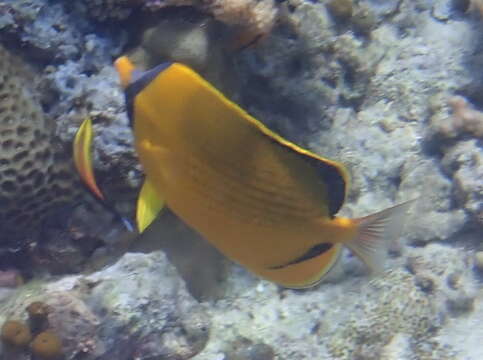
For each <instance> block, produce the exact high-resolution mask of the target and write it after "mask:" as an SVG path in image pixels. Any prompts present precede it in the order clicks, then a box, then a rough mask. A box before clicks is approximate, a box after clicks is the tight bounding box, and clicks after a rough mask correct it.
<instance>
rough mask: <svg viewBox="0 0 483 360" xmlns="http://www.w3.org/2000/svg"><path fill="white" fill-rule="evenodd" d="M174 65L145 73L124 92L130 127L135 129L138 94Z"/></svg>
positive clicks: (166, 65)
mask: <svg viewBox="0 0 483 360" xmlns="http://www.w3.org/2000/svg"><path fill="white" fill-rule="evenodd" d="M171 64H172V63H170V62H165V63H162V64H159V65H158V66H156V67H154V68H152V69H151V70H148V71H145V72H143V73H141V74H140V75H139V77H138V78H137V79H133V82H132V83H131V84H129V85H128V86H127V87H126V89H125V90H124V99H125V101H126V111H127V116H128V118H129V126H130V127H131V128H133V127H134V99H135V98H136V96H138V94H139V93H140V92H141V91H143V90H144V89H145V88H146V86H148V85H149V84H150V83H151V81H153V80H154V79H155V78H156V77H157V76H158V74H160V73H161V72H163V71H164V70H166V69H167V68H168V67H170V66H171ZM133 75H134V74H133Z"/></svg>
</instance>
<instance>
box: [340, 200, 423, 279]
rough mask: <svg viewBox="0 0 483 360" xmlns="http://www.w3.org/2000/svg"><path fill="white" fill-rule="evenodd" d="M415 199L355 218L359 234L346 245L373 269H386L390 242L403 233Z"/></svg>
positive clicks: (377, 270) (378, 270)
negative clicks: (385, 262) (408, 213)
mask: <svg viewBox="0 0 483 360" xmlns="http://www.w3.org/2000/svg"><path fill="white" fill-rule="evenodd" d="M414 201H415V200H409V201H406V202H404V203H402V204H399V205H396V206H393V207H390V208H388V209H385V210H382V211H380V212H377V213H375V214H372V215H368V216H365V217H362V218H359V219H356V220H355V222H356V223H357V225H358V232H357V236H356V237H355V238H354V239H353V240H352V241H350V242H349V243H347V244H346V245H347V247H348V248H349V249H351V250H352V251H353V252H354V253H355V254H356V255H357V256H358V257H359V258H361V260H362V261H364V263H365V264H366V265H367V266H368V267H369V268H371V270H373V271H376V272H380V271H382V270H383V269H384V259H385V257H386V253H387V249H388V244H390V242H391V241H394V240H395V239H396V238H397V237H399V235H400V234H401V231H402V228H403V226H404V220H405V218H406V213H407V211H408V210H409V208H410V207H411V205H412V204H413V203H414Z"/></svg>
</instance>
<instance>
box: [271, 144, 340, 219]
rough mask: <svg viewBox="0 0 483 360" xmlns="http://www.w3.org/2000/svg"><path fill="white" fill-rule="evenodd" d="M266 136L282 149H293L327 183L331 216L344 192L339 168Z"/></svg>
mask: <svg viewBox="0 0 483 360" xmlns="http://www.w3.org/2000/svg"><path fill="white" fill-rule="evenodd" d="M267 137H268V138H269V139H270V140H272V142H273V143H275V144H277V145H278V146H280V147H282V148H283V149H284V150H286V151H293V152H294V153H295V154H297V155H298V156H299V157H300V158H301V159H302V160H304V161H305V162H307V163H308V164H309V165H310V167H311V168H313V169H314V170H315V172H316V174H317V175H318V176H319V177H320V178H321V179H322V181H323V182H324V183H325V184H326V185H327V197H328V200H329V204H328V208H329V216H330V217H331V218H333V217H334V215H335V214H337V212H338V211H339V210H340V208H341V207H342V205H343V204H344V199H345V193H346V182H345V180H344V175H343V174H342V173H341V172H340V170H339V169H338V168H337V167H336V166H334V165H331V164H329V163H327V162H325V161H323V160H320V159H317V158H315V157H312V156H310V155H306V154H301V153H299V152H297V151H296V150H294V149H292V148H290V147H288V146H286V145H284V144H282V143H280V142H279V141H277V140H276V139H274V138H272V137H271V136H269V135H267Z"/></svg>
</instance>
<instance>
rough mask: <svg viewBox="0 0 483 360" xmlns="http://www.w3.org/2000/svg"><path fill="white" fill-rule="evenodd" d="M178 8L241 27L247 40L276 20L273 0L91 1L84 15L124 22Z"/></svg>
mask: <svg viewBox="0 0 483 360" xmlns="http://www.w3.org/2000/svg"><path fill="white" fill-rule="evenodd" d="M179 6H191V7H194V8H196V9H199V10H201V11H203V12H205V13H207V14H210V15H212V16H213V17H214V18H215V19H217V20H219V21H221V22H223V23H225V24H227V25H229V26H234V27H240V28H241V29H243V32H244V35H243V36H244V37H246V38H248V39H250V38H253V37H256V36H260V35H266V34H268V33H269V32H270V31H271V30H272V28H273V26H274V24H275V21H276V19H277V7H276V5H275V2H274V1H273V0H204V1H193V0H167V1H166V0H165V1H160V0H90V1H87V13H88V14H89V16H91V17H92V18H94V19H96V20H98V21H105V20H123V19H125V18H127V17H128V16H129V15H130V14H131V12H132V11H133V10H134V9H136V8H139V7H142V8H144V9H145V10H148V11H152V12H156V11H159V10H160V9H164V8H167V7H179Z"/></svg>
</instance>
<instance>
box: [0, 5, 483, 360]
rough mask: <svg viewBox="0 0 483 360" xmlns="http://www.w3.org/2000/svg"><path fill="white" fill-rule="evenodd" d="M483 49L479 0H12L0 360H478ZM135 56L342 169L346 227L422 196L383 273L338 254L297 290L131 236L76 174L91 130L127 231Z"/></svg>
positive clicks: (2, 98)
mask: <svg viewBox="0 0 483 360" xmlns="http://www.w3.org/2000/svg"><path fill="white" fill-rule="evenodd" d="M482 34H483V1H481V0H358V1H357V0H354V1H353V0H319V1H304V0H285V1H276V2H273V1H271V0H201V1H193V0H164V1H163V0H78V1H66V0H55V1H54V0H1V1H0V43H1V44H0V326H2V330H1V338H2V341H1V344H0V359H2V360H3V359H5V360H16V359H20V360H22V359H25V360H28V359H40V360H42V359H83V360H90V359H105V360H107V359H119V360H135V359H138V360H142V359H144V360H147V359H149V360H184V359H195V360H272V359H278V360H301V359H315V360H318V359H321V360H322V359H357V360H363V359H367V360H369V359H385V360H397V359H401V360H412V359H428V360H429V359H434V360H439V359H441V360H443V359H458V360H460V359H461V360H463V359H469V360H479V359H483V346H482V345H481V344H482V341H483V325H482V324H483V292H482V287H481V280H482V276H483V242H482V241H483V158H482V157H483V145H482V139H483V71H482V69H483V37H482ZM124 54H127V55H128V56H129V57H130V58H131V59H132V61H133V62H134V63H135V64H136V66H138V67H139V68H140V69H150V68H152V67H153V66H156V65H158V64H159V63H162V62H165V61H177V62H181V63H184V64H187V65H189V66H190V67H192V68H193V69H195V70H196V71H197V72H199V73H200V74H201V75H202V76H203V77H205V78H206V79H208V80H209V81H210V82H211V83H212V84H213V85H214V86H215V87H216V88H218V89H219V90H220V91H222V92H223V93H224V94H225V95H226V96H227V97H228V98H230V99H232V100H233V101H235V102H236V103H238V104H240V105H241V106H242V107H243V108H244V109H246V110H247V111H248V112H249V113H250V114H252V115H253V116H255V117H256V118H257V119H259V120H260V121H262V122H263V123H264V124H266V125H267V126H268V127H269V128H270V129H271V130H273V131H274V132H276V133H278V134H280V135H282V136H283V137H285V138H287V139H288V140H290V141H293V142H295V143H297V144H299V145H300V146H302V147H304V148H307V149H310V150H311V151H313V152H314V153H316V154H319V155H321V156H324V157H327V158H329V159H333V160H334V161H337V162H341V163H343V164H345V165H346V166H347V168H348V170H349V172H350V175H351V184H350V189H349V194H348V197H347V199H346V202H345V204H344V206H343V208H342V210H341V211H340V212H339V214H340V215H343V216H347V217H351V218H355V217H360V216H364V215H367V214H371V213H374V212H376V211H379V210H382V209H384V208H387V207H389V206H392V205H394V204H398V203H401V202H403V201H407V200H411V199H417V201H416V202H415V203H414V205H413V206H412V208H411V211H410V214H409V216H408V217H407V220H406V226H405V228H404V231H403V233H402V235H401V237H400V239H399V240H398V241H397V242H394V243H391V244H390V249H389V256H388V259H387V261H386V268H387V271H385V272H383V273H381V274H371V273H370V272H369V270H368V269H367V267H366V266H365V265H364V264H363V263H362V262H361V261H360V260H359V259H358V258H356V257H354V256H353V255H351V254H350V252H349V251H344V253H343V255H342V257H341V258H340V259H339V261H338V262H337V264H336V265H335V266H334V268H333V269H332V270H331V272H330V273H329V274H328V276H327V277H325V278H324V280H323V281H322V283H321V284H319V285H317V286H316V287H314V288H311V289H306V290H291V289H284V288H282V287H279V286H277V285H276V284H274V283H271V282H269V281H267V280H262V279H260V278H258V277H256V276H254V275H252V274H251V273H250V272H248V271H247V270H245V269H244V268H242V267H240V266H239V265H236V264H234V263H232V262H230V261H229V260H227V259H226V258H225V257H223V256H222V255H221V254H219V253H218V252H217V251H216V250H214V249H213V248H212V247H211V246H210V245H208V243H207V242H205V240H204V239H202V238H201V237H200V236H199V235H198V234H197V233H196V232H195V231H193V230H192V229H190V228H188V227H187V226H186V225H185V224H183V222H182V221H181V220H179V219H177V218H176V216H175V215H174V214H172V213H170V212H169V211H165V212H163V213H162V214H161V216H160V217H159V218H158V219H157V220H156V222H155V223H154V224H153V225H152V226H151V227H150V228H149V229H148V230H147V231H146V232H145V233H143V234H142V235H140V236H138V235H136V234H134V233H133V232H130V231H128V230H126V228H125V226H124V224H123V223H122V222H121V221H119V219H118V218H117V217H116V216H115V214H114V215H113V213H112V211H110V209H106V206H103V204H100V203H99V202H98V201H96V200H95V199H94V198H93V196H92V194H90V193H89V192H88V191H87V190H86V189H85V188H84V186H83V185H82V184H81V181H80V179H79V177H78V174H77V172H76V170H75V168H74V164H73V160H72V142H73V139H74V136H75V133H76V131H77V129H78V127H79V125H80V124H81V123H82V121H83V120H84V119H85V118H86V117H87V116H89V117H90V118H92V120H93V123H94V130H95V137H94V147H93V150H94V153H93V161H94V168H95V172H96V178H97V182H98V184H99V185H100V187H101V188H102V190H103V191H104V193H105V194H106V197H107V198H109V199H110V201H112V203H113V206H115V208H116V209H117V211H118V212H119V213H120V214H122V215H123V216H125V217H126V218H128V219H133V218H134V214H135V206H136V198H137V196H138V192H139V188H140V186H141V182H142V180H143V172H142V168H141V166H140V165H139V162H138V159H137V155H136V153H135V150H134V147H133V137H132V131H131V129H130V127H129V125H128V117H127V115H126V106H125V103H124V94H123V91H122V88H121V86H120V83H119V79H118V74H117V73H116V70H115V69H114V66H113V61H114V60H115V59H116V58H118V57H119V56H121V55H124ZM247 151H249V145H247ZM294 241H296V239H294ZM274 251H276V249H274Z"/></svg>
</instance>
